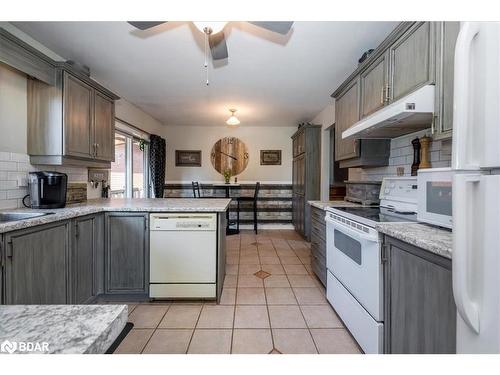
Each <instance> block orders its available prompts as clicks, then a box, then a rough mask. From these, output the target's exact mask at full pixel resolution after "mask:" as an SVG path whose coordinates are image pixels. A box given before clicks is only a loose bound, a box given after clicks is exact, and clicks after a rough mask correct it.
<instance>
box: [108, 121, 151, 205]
mask: <svg viewBox="0 0 500 375" xmlns="http://www.w3.org/2000/svg"><path fill="white" fill-rule="evenodd" d="M116 129H117V130H116V133H115V161H114V162H113V163H111V191H110V197H111V198H148V197H149V196H150V181H149V142H148V141H147V138H149V137H148V136H147V135H146V134H145V133H143V132H140V131H138V130H137V129H135V128H133V127H132V126H130V125H128V124H125V123H123V122H121V121H117V122H116Z"/></svg>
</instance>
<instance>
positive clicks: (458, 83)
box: [451, 22, 480, 170]
mask: <svg viewBox="0 0 500 375" xmlns="http://www.w3.org/2000/svg"><path fill="white" fill-rule="evenodd" d="M479 30H480V28H479V23H477V22H462V25H461V27H460V33H459V34H458V38H457V43H456V47H455V73H454V74H455V76H454V80H453V82H454V96H453V147H452V157H451V165H452V168H453V169H457V170H464V169H479V166H478V165H476V166H474V165H467V164H468V163H470V160H468V156H470V155H468V153H469V152H470V150H469V147H468V146H467V141H468V137H470V135H469V134H467V133H468V131H469V128H470V124H469V107H470V103H469V82H470V65H471V49H472V44H473V40H474V38H475V37H476V35H477V34H478V33H479Z"/></svg>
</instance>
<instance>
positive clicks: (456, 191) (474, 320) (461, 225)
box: [452, 174, 480, 333]
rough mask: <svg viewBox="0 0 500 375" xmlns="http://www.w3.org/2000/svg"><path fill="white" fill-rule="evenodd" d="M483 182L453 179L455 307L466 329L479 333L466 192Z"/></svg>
mask: <svg viewBox="0 0 500 375" xmlns="http://www.w3.org/2000/svg"><path fill="white" fill-rule="evenodd" d="M479 182H480V176H479V175H463V174H462V175H460V174H457V175H455V176H454V177H453V258H452V266H453V268H452V269H453V271H452V279H453V295H454V297H455V304H456V305H457V310H458V313H459V314H460V316H461V317H462V319H463V320H464V322H465V323H467V325H468V326H469V327H470V328H471V329H472V330H474V331H475V332H476V333H479V310H478V306H477V304H476V303H475V302H474V301H472V299H471V298H470V296H469V292H468V287H467V285H468V282H467V280H468V272H467V268H468V267H467V264H468V262H467V259H468V252H469V250H470V248H471V246H470V244H469V241H470V238H469V233H470V232H471V231H472V230H473V228H471V226H472V225H468V224H472V222H473V220H471V219H472V218H473V215H472V213H471V212H468V211H469V210H468V206H469V203H470V202H469V195H468V194H467V191H468V189H469V188H471V185H472V184H478V183H479Z"/></svg>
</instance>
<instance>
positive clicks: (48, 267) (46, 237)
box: [4, 221, 70, 304]
mask: <svg viewBox="0 0 500 375" xmlns="http://www.w3.org/2000/svg"><path fill="white" fill-rule="evenodd" d="M4 243H5V303H6V304H65V303H67V302H68V300H69V288H68V269H69V267H68V266H69V261H68V260H69V246H70V239H69V222H67V221H63V222H58V223H55V224H49V225H44V226H40V227H34V228H30V229H26V230H20V231H16V232H11V233H7V234H6V235H5V242H4Z"/></svg>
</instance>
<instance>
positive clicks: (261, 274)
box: [254, 270, 271, 280]
mask: <svg viewBox="0 0 500 375" xmlns="http://www.w3.org/2000/svg"><path fill="white" fill-rule="evenodd" d="M254 275H255V276H257V277H259V278H261V279H262V280H264V279H265V278H266V277H269V276H271V274H270V273H269V272H266V271H262V270H260V271H257V272H255V273H254Z"/></svg>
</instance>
